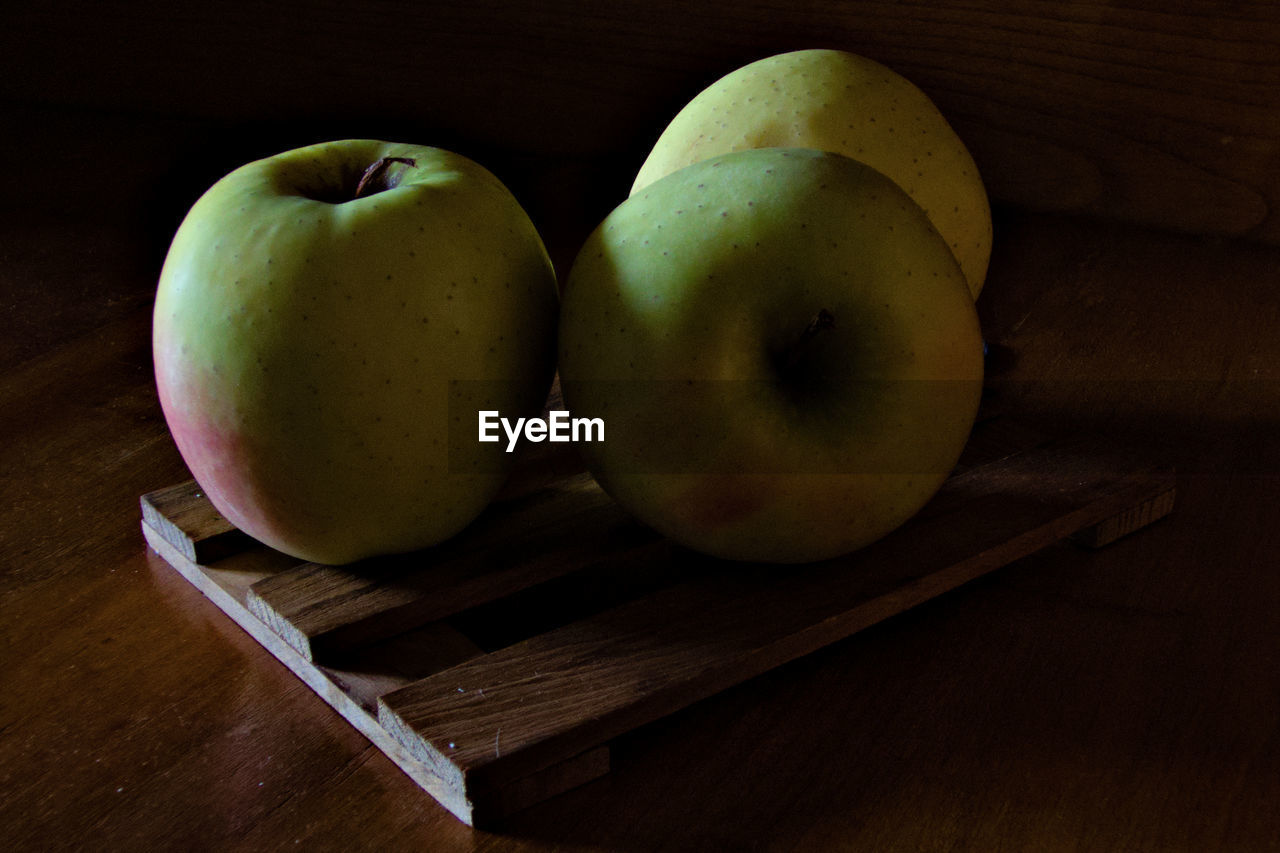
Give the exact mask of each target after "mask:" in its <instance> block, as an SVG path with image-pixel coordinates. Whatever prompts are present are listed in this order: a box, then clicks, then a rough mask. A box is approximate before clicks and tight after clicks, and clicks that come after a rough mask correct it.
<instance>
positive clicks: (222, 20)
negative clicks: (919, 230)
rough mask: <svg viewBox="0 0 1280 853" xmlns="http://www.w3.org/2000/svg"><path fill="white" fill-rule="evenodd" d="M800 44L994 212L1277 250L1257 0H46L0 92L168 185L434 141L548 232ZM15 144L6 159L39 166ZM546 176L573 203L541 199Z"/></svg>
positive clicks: (17, 11)
mask: <svg viewBox="0 0 1280 853" xmlns="http://www.w3.org/2000/svg"><path fill="white" fill-rule="evenodd" d="M807 47H836V48H842V49H847V50H852V51H855V52H858V53H862V54H865V55H867V56H870V57H871V58H873V59H876V60H878V61H881V62H883V63H885V64H886V65H889V66H890V67H892V68H894V69H896V70H898V71H899V72H901V73H903V74H905V75H906V76H907V77H908V78H909V79H911V80H913V81H915V82H916V83H917V84H918V85H920V86H921V87H922V88H923V89H924V90H925V91H926V92H927V93H928V94H929V95H930V96H931V97H932V98H933V99H934V100H935V101H936V102H937V104H938V105H939V107H940V108H941V109H942V110H943V113H944V114H945V115H946V116H947V117H948V118H949V119H950V120H951V122H952V123H953V124H954V125H955V127H956V129H957V130H958V131H959V133H960V135H961V138H962V139H964V140H965V141H966V143H967V144H968V145H969V146H970V147H971V148H972V149H973V152H974V155H975V158H976V160H977V162H978V165H979V167H980V168H981V170H982V172H983V174H984V176H985V177H986V180H987V183H988V188H989V190H990V192H991V194H992V195H993V196H994V197H995V198H996V199H997V200H999V201H1003V202H1009V203H1014V204H1017V205H1020V206H1024V207H1030V208H1034V209H1038V210H1060V211H1078V212H1092V213H1101V214H1105V215H1107V216H1112V217H1121V218H1125V219H1129V220H1133V221H1138V222H1143V223H1147V224H1154V225H1159V226H1162V227H1170V228H1179V229H1184V230H1190V231H1195V232H1199V233H1215V234H1248V235H1252V236H1254V237H1257V238H1259V239H1263V240H1267V241H1270V242H1273V243H1275V242H1280V215H1278V214H1277V212H1276V210H1277V203H1278V202H1280V7H1277V6H1276V5H1275V4H1274V3H1270V2H1266V0H1254V2H1244V0H1237V1H1236V2H1230V3H1225V4H1224V3H1220V2H1215V0H1181V2H1178V3H1156V2H1150V0H1131V2H1125V3H1115V2H1110V0H1073V2H1069V3H1055V2H1048V0H1000V2H971V3H963V4H958V3H945V2H937V0H926V2H920V0H915V1H914V2H892V0H890V2H849V0H840V2H827V3H802V4H794V3H778V2H757V3H747V4H743V3H734V4H727V3H708V2H692V3H673V2H655V0H623V1H622V2H617V3H607V4H595V3H588V2H583V0H539V2H530V0H518V2H495V0H487V2H475V0H467V2H458V1H455V2H439V1H438V2H432V3H428V4H420V3H408V2H403V0H380V2H376V3H363V4H360V6H359V7H358V8H356V7H348V6H345V5H343V4H337V3H332V2H326V0H305V2H304V0H290V2H285V3H277V4H272V5H271V6H270V7H263V6H261V5H260V4H255V3H249V2H245V0H217V1H216V2H210V3H202V4H199V5H184V6H181V7H175V8H173V9H169V10H166V11H165V13H164V14H156V13H155V10H154V9H153V8H152V7H150V6H148V5H146V4H107V3H90V2H84V0H53V2H43V3H38V4H25V5H24V4H9V5H8V7H7V11H6V12H4V13H2V14H0V102H3V101H9V102H11V103H13V104H18V105H27V106H30V105H42V106H54V107H63V108H65V107H72V108H86V107H87V108H90V109H91V110H93V111H94V112H93V113H91V114H90V117H91V121H90V122H86V123H82V124H81V125H80V126H79V127H77V128H75V129H72V130H69V131H68V132H67V133H66V134H65V136H64V138H65V139H66V140H67V141H70V142H71V143H72V144H73V145H74V138H75V137H76V136H77V135H79V136H84V137H89V138H92V137H93V136H94V135H95V134H94V132H93V127H94V124H93V121H97V120H109V117H105V116H103V112H104V111H108V112H111V113H124V114H128V115H132V116H147V117H151V118H152V119H153V120H154V121H153V125H152V129H151V133H150V135H151V137H152V140H153V141H152V149H151V151H152V156H153V157H155V158H157V159H158V160H159V161H161V162H163V163H164V164H165V165H167V166H169V167H170V170H171V171H170V176H171V180H172V181H173V182H175V183H177V184H179V187H180V189H181V191H182V192H184V193H186V194H190V193H198V192H199V191H200V190H202V189H203V188H204V187H205V186H207V185H208V183H210V182H211V181H212V180H213V179H214V178H216V177H218V176H220V175H221V174H222V173H224V172H225V171H227V170H229V169H230V168H232V167H234V166H236V165H239V164H240V163H241V162H244V161H245V160H246V159H248V158H249V157H250V156H254V155H257V156H261V155H265V154H269V153H275V150H278V149H279V148H281V147H292V146H294V145H298V144H302V143H304V142H314V141H319V140H320V139H322V138H325V137H329V136H351V135H354V136H374V137H378V136H382V137H385V136H399V137H402V138H404V140H405V141H412V142H418V143H422V144H434V145H442V146H444V147H454V148H457V149H459V150H461V151H463V153H468V154H470V155H472V156H474V157H476V158H477V159H480V160H481V161H482V162H485V163H486V164H488V165H490V167H491V168H494V169H495V170H496V171H497V172H498V174H499V175H500V176H501V177H504V178H506V179H508V180H509V181H511V182H513V183H514V184H516V189H517V195H518V196H520V197H522V198H525V199H528V200H529V201H530V203H533V204H535V206H536V207H537V208H538V209H537V210H535V214H536V217H535V218H537V219H539V220H540V221H544V222H547V223H550V222H553V221H558V220H560V219H561V218H562V216H561V215H560V214H559V213H558V211H559V205H562V204H564V205H569V206H570V207H574V206H585V208H586V209H587V210H588V211H589V212H590V214H591V216H590V217H589V218H592V219H598V218H599V216H600V215H601V214H602V213H603V212H604V211H606V210H607V209H608V208H609V207H611V206H612V204H613V203H615V202H616V200H618V199H620V198H621V197H622V196H623V195H625V192H626V189H627V188H628V187H629V186H630V183H631V179H632V177H633V176H634V172H635V170H636V169H638V168H639V164H640V162H641V161H642V160H643V157H644V154H645V152H647V150H648V147H649V146H650V145H651V144H652V143H653V141H654V140H656V138H657V136H658V133H659V132H660V131H661V129H662V128H663V126H664V125H665V124H666V122H667V121H668V120H669V119H670V118H671V116H673V115H674V114H675V112H676V110H678V109H679V107H680V106H681V105H683V104H684V102H685V101H687V100H688V99H689V98H690V97H692V96H693V95H694V94H695V93H696V92H697V91H699V90H700V89H701V88H702V87H703V86H705V85H707V84H708V83H710V82H711V81H712V80H714V79H716V78H717V77H719V76H721V75H723V74H725V73H727V72H729V71H731V70H732V69H734V68H736V67H738V66H739V65H742V64H744V63H746V62H748V61H751V60H753V59H758V58H760V57H763V56H767V55H770V54H772V53H779V52H782V51H786V50H795V49H798V48H807ZM94 116H97V117H98V118H97V119H94V118H93V117H94ZM59 121H64V122H65V121H67V120H66V119H64V118H62V117H61V114H59V113H56V112H55V113H54V115H53V116H52V117H50V116H49V115H47V114H39V115H36V116H34V117H28V118H25V119H19V120H17V121H15V122H14V123H13V124H14V126H15V127H16V128H17V130H16V135H18V136H20V137H23V138H27V139H29V137H26V134H25V132H24V131H25V127H24V126H25V125H28V124H33V123H50V122H59ZM11 132H14V131H11ZM36 144H37V143H35V142H33V143H31V145H30V146H29V153H28V156H27V157H24V158H23V162H31V159H32V158H34V159H36V160H38V159H40V158H41V156H42V155H43V156H47V153H48V152H41V151H40V150H38V149H37V148H35V145H36ZM92 150H93V149H87V150H84V151H83V153H81V154H78V155H70V156H74V159H75V160H76V161H86V160H87V161H90V162H92V160H93V159H94V156H95V155H94V154H93V153H90V152H91V151H92ZM60 156H62V157H67V156H69V155H68V154H67V153H66V152H65V151H64V152H63V153H62V154H61V155H60ZM78 171H79V170H71V172H70V173H69V174H67V177H68V178H71V179H74V176H75V174H76V173H77V172H78ZM49 178H50V176H49V175H48V174H43V175H33V176H30V177H25V176H24V183H26V181H28V180H29V181H31V183H32V185H33V187H36V186H39V185H38V184H35V181H37V180H39V181H44V182H47V181H48V180H49ZM107 180H109V181H110V180H116V178H114V177H108V178H107ZM188 182H190V183H188ZM556 187H558V188H560V189H561V190H564V189H571V190H572V193H571V195H572V196H575V197H576V196H580V197H581V198H576V199H575V200H572V201H570V200H568V199H566V198H563V197H562V198H560V199H559V200H556V199H555V198H554V195H553V196H549V197H548V198H544V197H543V195H542V193H541V190H542V189H550V188H556ZM173 189H178V187H173V188H168V189H166V188H163V187H157V186H155V185H154V184H153V185H152V186H151V188H150V191H151V192H152V193H153V194H154V193H156V192H159V193H164V192H166V191H172V190H173ZM46 191H47V190H46ZM32 194H33V195H34V194H38V193H36V192H34V191H33V193H32ZM556 195H558V194H556ZM191 200H192V199H187V204H189V203H190V201H191ZM544 205H545V207H544ZM544 214H545V215H544Z"/></svg>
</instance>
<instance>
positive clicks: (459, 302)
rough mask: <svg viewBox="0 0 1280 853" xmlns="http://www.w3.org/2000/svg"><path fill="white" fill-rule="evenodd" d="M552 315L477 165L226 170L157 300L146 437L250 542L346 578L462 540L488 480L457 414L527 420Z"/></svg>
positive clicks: (539, 252)
mask: <svg viewBox="0 0 1280 853" xmlns="http://www.w3.org/2000/svg"><path fill="white" fill-rule="evenodd" d="M558 311H559V298H558V294H557V287H556V281H555V274H554V272H553V270H552V266H551V262H550V260H549V258H548V256H547V253H546V250H545V249H544V247H543V243H542V241H541V239H540V238H539V236H538V233H537V231H536V230H535V229H534V226H533V224H532V222H531V221H530V219H529V217H528V216H527V215H526V213H525V212H524V210H523V209H522V208H521V207H520V205H519V203H518V202H517V201H516V199H515V198H514V197H513V196H512V194H511V193H510V191H509V190H508V189H507V188H506V187H505V186H504V185H503V184H502V183H501V182H500V181H499V180H498V179H497V178H496V177H495V176H494V175H493V174H491V173H490V172H489V171H487V170H486V169H484V168H483V167H482V166H480V165H478V164H476V163H474V162H472V161H471V160H469V159H467V158H465V157H462V156H460V155H458V154H454V153H450V152H448V151H444V150H440V149H437V148H428V147H417V146H411V145H402V144H394V143H389V142H381V141H373V140H343V141H336V142H329V143H324V144H319V145H312V146H309V147H305V148H300V149H297V150H293V151H287V152H285V153H282V154H279V155H277V156H274V157H268V158H266V159H263V160H259V161H257V162H254V163H250V164H248V165H246V166H242V167H241V168H239V169H236V170H235V171H233V172H232V173H231V174H229V175H227V176H226V177H224V178H222V179H221V180H219V181H218V182H217V183H215V184H214V185H213V187H212V188H210V189H209V190H208V191H207V192H206V193H205V194H204V195H203V196H202V197H201V198H200V199H199V200H198V201H197V202H196V203H195V205H194V206H193V207H192V208H191V210H190V212H189V213H188V214H187V216H186V218H185V219H184V220H183V222H182V224H181V226H180V227H179V228H178V231H177V234H176V235H175V237H174V239H173V243H172V246H171V247H170V249H169V253H168V255H167V257H166V259H165V262H164V267H163V270H162V272H161V276H160V284H159V290H158V293H157V295H156V303H155V316H154V340H153V346H154V358H155V371H156V383H157V386H158V389H159V395H160V403H161V406H162V407H163V410H164V415H165V418H166V420H167V422H168V425H169V428H170V430H171V432H172V433H173V437H174V439H175V440H176V443H177V445H178V448H179V451H180V452H181V454H182V457H183V459H184V460H185V461H186V463H187V465H188V467H189V468H190V469H191V472H192V474H193V475H194V477H195V478H196V480H197V481H198V482H199V484H200V486H201V487H202V488H203V490H204V491H205V493H206V494H207V495H208V497H209V499H210V500H211V501H212V502H213V505H214V507H215V508H217V509H218V511H220V512H221V513H222V514H223V515H224V516H226V518H227V519H228V520H229V521H231V522H232V523H233V524H235V525H236V526H237V527H239V528H240V529H241V530H243V531H245V532H246V533H248V534H249V535H251V536H253V537H255V538H257V539H258V540H260V541H262V542H264V543H266V544H267V545H270V546H271V547H273V548H276V549H278V550H280V551H283V552H285V553H288V554H292V555H294V556H297V557H299V558H302V559H306V560H311V561H315V562H321V563H348V562H351V561H354V560H358V559H362V558H365V557H371V556H375V555H379V554H387V553H396V552H404V551H410V550H414V549H418V548H423V547H426V546H429V545H432V544H435V543H437V542H440V541H442V540H444V539H446V538H448V537H449V536H451V535H453V534H455V533H456V532H458V531H459V530H461V529H462V528H463V527H464V526H466V525H467V524H468V523H469V522H470V521H471V520H472V519H473V518H474V517H475V516H476V515H477V514H478V513H480V512H481V510H482V509H483V508H484V507H485V506H486V505H487V504H488V503H489V502H490V501H491V499H492V497H493V495H494V494H495V492H496V491H497V489H498V488H499V487H500V486H501V484H502V482H503V479H504V476H505V474H506V472H507V464H506V460H507V459H509V458H510V456H509V455H507V454H504V453H503V451H502V449H501V447H499V446H498V445H489V444H479V443H478V442H476V441H475V433H474V429H475V426H474V424H475V421H476V411H477V410H479V409H495V410H500V411H502V412H504V413H511V414H512V415H515V414H518V413H524V414H536V413H537V412H538V411H539V409H540V407H541V405H542V403H543V401H544V400H545V398H546V394H547V391H548V389H549V387H550V384H551V378H552V374H553V370H554V358H555V339H556V333H555V327H556V318H557V314H558Z"/></svg>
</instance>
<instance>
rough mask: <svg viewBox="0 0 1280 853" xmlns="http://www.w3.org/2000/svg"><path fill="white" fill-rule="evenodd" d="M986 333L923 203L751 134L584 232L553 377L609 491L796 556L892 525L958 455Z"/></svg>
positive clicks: (720, 539)
mask: <svg viewBox="0 0 1280 853" xmlns="http://www.w3.org/2000/svg"><path fill="white" fill-rule="evenodd" d="M982 369H983V364H982V338H981V333H980V331H979V326H978V319H977V314H976V310H975V308H974V304H973V300H972V297H971V296H970V293H969V290H968V287H967V285H966V282H965V279H964V275H963V274H962V272H961V270H960V268H959V266H958V265H957V264H956V261H955V259H954V257H953V256H952V255H951V253H950V251H949V250H948V248H947V245H946V243H945V242H944V241H943V239H942V238H941V237H939V236H938V234H937V232H936V231H935V230H934V228H933V226H932V225H931V224H930V222H929V220H928V218H927V217H926V216H925V215H924V213H923V212H922V211H921V210H920V208H919V207H918V206H917V205H916V204H915V203H913V202H912V201H911V199H910V198H908V197H907V196H906V194H905V193H903V191H902V190H901V189H899V188H898V187H897V185H896V184H894V183H893V182H892V181H890V180H889V179H888V178H886V177H885V176H883V175H881V174H880V173H879V172H877V171H875V170H874V169H871V168H870V167H868V166H866V165H864V164H860V163H857V162H855V161H853V160H851V159H849V158H846V157H843V156H840V155H835V154H830V153H824V152H819V151H814V150H807V149H805V150H802V149H790V150H789V149H758V150H750V151H742V152H736V153H731V154H726V155H724V156H723V157H717V158H712V159H710V160H704V161H702V162H699V163H697V164H694V165H692V166H689V167H687V168H685V169H682V170H680V171H677V172H675V173H673V174H671V175H669V176H667V177H665V178H663V179H661V180H659V181H657V182H655V183H654V184H652V185H650V186H648V187H646V188H644V189H642V190H640V191H639V192H637V193H636V194H635V195H633V196H631V197H630V198H629V199H627V200H626V201H625V202H623V203H622V204H621V205H619V206H618V207H617V208H616V209H615V210H614V211H613V212H612V213H611V214H610V215H609V216H608V217H607V218H606V219H605V220H604V222H603V223H601V225H600V226H599V227H598V228H597V229H596V230H595V231H594V232H593V233H592V235H591V236H590V238H589V239H588V240H587V242H586V244H585V245H584V247H583V248H582V250H581V252H580V254H579V255H578V257H577V259H576V261H575V263H574V266H573V269H572V272H571V273H570V276H569V279H568V282H567V285H566V288H565V292H564V295H563V302H562V313H561V324H560V377H561V384H562V389H563V392H564V397H565V401H566V403H567V404H568V406H569V408H570V409H571V410H572V411H573V413H574V415H575V416H599V417H602V418H603V419H604V421H605V425H606V426H605V435H606V438H605V441H604V442H603V443H600V444H590V445H583V446H582V450H583V452H584V453H585V454H586V457H587V462H588V465H589V467H590V470H591V471H592V473H593V474H594V475H595V476H596V478H597V479H598V480H599V482H600V483H601V485H602V486H603V487H604V488H605V490H606V491H608V492H609V494H611V495H612V496H613V497H614V498H615V499H616V500H617V501H618V502H619V503H620V504H621V505H622V506H623V507H625V508H626V509H628V510H629V511H631V512H632V513H633V514H635V515H636V516H637V517H639V518H640V519H641V520H643V521H645V522H646V523H648V524H650V525H651V526H653V527H654V528H656V529H657V530H658V531H660V532H661V533H663V534H665V535H667V536H669V537H671V538H672V539H674V540H675V541H677V542H680V543H682V544H684V545H686V546H688V547H690V548H692V549H694V550H697V551H701V552H704V553H707V554H711V555H714V556H718V557H725V558H730V559H736V560H753V561H767V562H784V563H792V562H803V561H811V560H819V559H823V558H827V557H833V556H836V555H839V554H844V553H846V552H849V551H852V550H854V549H856V548H858V547H861V546H863V545H865V544H867V543H869V542H871V541H873V540H875V539H878V538H879V537H881V536H883V535H884V534H886V533H888V532H889V531H891V530H893V529H894V528H896V527H897V526H899V525H900V524H902V523H903V522H904V521H905V520H906V519H908V518H909V517H910V516H911V515H913V514H914V513H916V512H917V511H918V510H919V508H920V507H921V506H922V505H923V504H924V503H925V502H926V501H927V500H928V499H929V497H931V496H932V495H933V494H934V493H935V492H936V490H937V488H938V487H939V486H940V485H941V483H942V482H943V481H944V479H945V478H946V476H947V475H948V473H949V472H950V471H951V469H952V468H953V467H954V465H955V462H956V460H957V458H958V456H959V454H960V451H961V450H962V448H963V446H964V444H965V441H966V439H967V437H968V434H969V431H970V429H971V427H972V425H973V420H974V417H975V415H976V412H977V405H978V398H979V395H980V392H981V386H982Z"/></svg>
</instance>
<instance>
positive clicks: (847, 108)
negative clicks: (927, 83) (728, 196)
mask: <svg viewBox="0 0 1280 853" xmlns="http://www.w3.org/2000/svg"><path fill="white" fill-rule="evenodd" d="M770 147H780V148H791V147H794V148H818V149H821V150H823V151H834V152H836V153H838V154H844V155H846V156H849V157H852V158H853V159H855V160H859V161H861V162H863V163H866V164H868V165H870V166H872V167H873V168H875V169H877V170H878V171H880V172H883V173H884V174H886V175H888V176H889V177H890V178H892V179H893V180H894V181H895V182H897V184H898V185H899V186H900V187H902V188H903V189H904V190H906V192H907V195H909V196H911V197H912V198H913V199H915V201H916V203H917V204H919V205H920V206H921V207H923V208H924V209H925V212H926V213H928V215H929V218H930V220H931V221H932V222H933V224H934V226H935V227H936V228H937V229H938V232H939V233H940V234H942V236H943V237H945V238H946V241H947V243H948V244H949V245H950V246H951V250H952V252H953V253H954V254H955V256H956V260H958V261H959V262H960V268H961V269H962V270H964V274H965V278H966V279H967V280H968V282H969V290H970V291H971V292H972V294H973V297H974V298H975V299H976V298H977V296H978V293H979V292H980V291H981V290H982V284H983V281H984V280H985V279H986V275H987V261H988V259H989V257H990V255H991V209H990V207H989V205H988V202H987V194H986V190H985V189H984V188H983V185H982V179H981V177H980V176H979V174H978V168H977V166H976V165H974V162H973V158H972V157H971V156H970V155H969V151H968V149H966V148H965V146H964V143H963V142H961V141H960V137H958V136H957V135H956V133H955V131H954V130H952V129H951V126H950V125H949V124H948V123H947V121H946V119H945V118H943V116H942V113H940V112H939V111H938V108H937V107H936V106H934V104H933V102H932V101H931V100H930V99H929V97H928V96H927V95H925V93H924V92H922V91H920V89H918V88H917V87H916V86H915V85H914V84H912V83H911V82H910V81H909V80H907V79H906V78H905V77H903V76H901V75H900V74H897V73H896V72H894V71H891V70H890V69H888V68H886V67H885V66H883V65H881V64H880V63H878V62H875V61H873V60H870V59H867V58H865V57H862V56H857V55H856V54H852V53H848V52H845V51H839V50H798V51H794V52H791V53H783V54H779V55H777V56H771V57H768V58H765V59H761V60H758V61H756V62H752V63H751V64H749V65H745V66H743V67H742V68H739V69H738V70H736V71H733V72H731V73H730V74H728V75H726V76H725V77H722V78H720V79H719V80H717V81H716V82H715V83H713V84H711V85H710V86H709V87H707V88H706V89H704V90H703V91H702V92H701V93H699V94H698V95H697V96H696V97H695V98H694V99H693V100H692V101H690V102H689V103H688V104H687V105H686V106H685V107H684V108H683V109H682V110H680V112H679V113H678V114H677V115H676V117H675V118H674V119H673V120H672V121H671V124H670V125H668V126H667V128H666V130H664V131H663V133H662V135H661V136H660V137H659V139H658V142H657V144H656V145H654V147H653V150H652V152H650V154H649V157H648V159H647V160H645V162H644V165H643V166H642V167H641V169H640V172H639V174H638V175H637V177H636V180H635V185H634V186H633V188H632V194H634V193H635V192H637V191H639V190H641V189H643V188H644V187H646V186H648V185H649V184H651V183H653V182H654V181H656V180H657V179H658V178H661V177H662V176H664V175H668V174H670V173H672V172H674V171H676V170H677V169H680V168H682V167H684V166H687V165H689V164H691V163H696V162H697V161H699V160H705V159H707V158H708V157H714V156H717V155H720V154H724V153H726V152H729V151H739V150H742V149H748V148H770Z"/></svg>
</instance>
